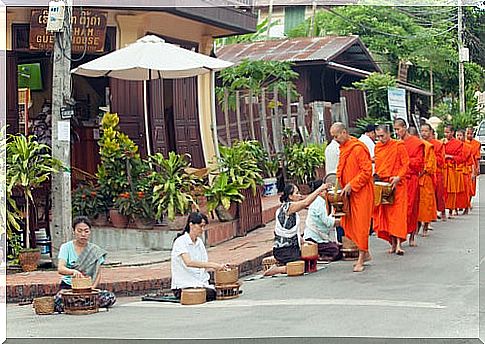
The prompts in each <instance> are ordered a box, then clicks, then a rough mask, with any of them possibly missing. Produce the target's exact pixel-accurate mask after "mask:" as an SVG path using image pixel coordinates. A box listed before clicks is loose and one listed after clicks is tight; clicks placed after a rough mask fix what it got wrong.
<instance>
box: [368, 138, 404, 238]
mask: <svg viewBox="0 0 485 344" xmlns="http://www.w3.org/2000/svg"><path fill="white" fill-rule="evenodd" d="M375 164H376V166H375V167H376V174H377V175H378V176H379V179H380V180H382V181H385V182H388V181H389V178H390V177H395V176H399V177H400V178H401V181H400V182H399V183H398V184H397V185H396V189H395V190H394V203H393V204H380V205H378V206H376V207H375V208H374V216H373V218H374V230H375V231H376V233H377V236H378V237H379V238H381V239H384V240H387V241H389V242H390V241H391V236H394V237H396V238H401V239H404V240H406V236H407V233H408V231H407V225H406V224H407V215H408V214H407V212H408V198H407V197H408V196H407V191H406V183H407V182H406V174H407V171H408V167H409V157H408V152H407V150H406V147H404V143H403V142H402V141H396V140H393V139H391V140H389V141H388V142H387V143H386V144H382V143H381V142H378V143H377V144H376V147H375Z"/></svg>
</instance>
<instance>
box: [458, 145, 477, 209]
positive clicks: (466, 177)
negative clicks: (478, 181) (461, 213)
mask: <svg viewBox="0 0 485 344" xmlns="http://www.w3.org/2000/svg"><path fill="white" fill-rule="evenodd" d="M472 165H473V155H472V146H471V145H470V144H469V143H466V142H464V143H463V162H462V163H461V164H457V168H456V169H457V171H458V172H459V173H460V174H461V177H462V179H463V191H462V192H458V193H457V194H456V208H457V209H467V208H470V194H471V188H472V177H471V171H472Z"/></svg>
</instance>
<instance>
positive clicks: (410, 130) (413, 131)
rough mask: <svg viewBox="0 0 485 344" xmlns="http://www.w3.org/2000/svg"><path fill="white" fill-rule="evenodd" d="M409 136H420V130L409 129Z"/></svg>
mask: <svg viewBox="0 0 485 344" xmlns="http://www.w3.org/2000/svg"><path fill="white" fill-rule="evenodd" d="M408 132H409V134H411V135H414V136H419V135H418V130H417V129H416V128H415V127H409V129H408Z"/></svg>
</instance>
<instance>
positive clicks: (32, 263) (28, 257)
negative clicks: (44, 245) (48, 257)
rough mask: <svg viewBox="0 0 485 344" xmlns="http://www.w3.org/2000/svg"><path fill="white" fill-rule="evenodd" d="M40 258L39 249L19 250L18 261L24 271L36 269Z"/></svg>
mask: <svg viewBox="0 0 485 344" xmlns="http://www.w3.org/2000/svg"><path fill="white" fill-rule="evenodd" d="M39 260H40V249H34V250H28V251H20V253H19V262H20V266H22V270H23V271H25V272H29V271H35V270H37V266H38V265H39Z"/></svg>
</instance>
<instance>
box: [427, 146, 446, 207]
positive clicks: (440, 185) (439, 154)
mask: <svg viewBox="0 0 485 344" xmlns="http://www.w3.org/2000/svg"><path fill="white" fill-rule="evenodd" d="M429 142H431V143H432V144H433V147H434V154H435V157H436V173H435V184H434V187H435V196H436V209H437V210H438V211H445V199H446V190H445V183H444V179H443V170H444V167H445V146H444V145H443V142H441V141H438V140H435V139H431V140H429Z"/></svg>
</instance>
